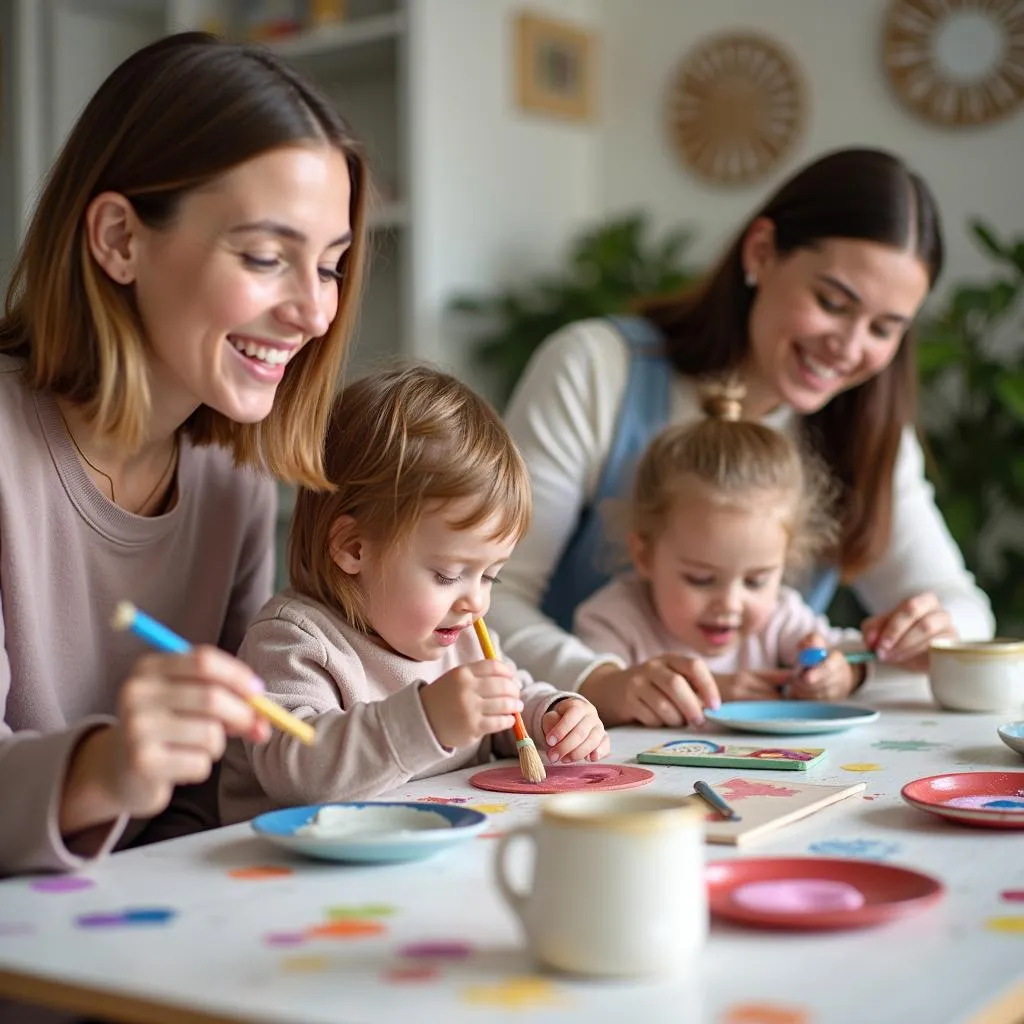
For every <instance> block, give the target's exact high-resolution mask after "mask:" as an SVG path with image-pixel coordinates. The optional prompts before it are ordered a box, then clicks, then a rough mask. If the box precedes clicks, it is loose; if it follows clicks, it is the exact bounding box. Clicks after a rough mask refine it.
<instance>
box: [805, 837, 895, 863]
mask: <svg viewBox="0 0 1024 1024" xmlns="http://www.w3.org/2000/svg"><path fill="white" fill-rule="evenodd" d="M899 849H900V847H899V844H898V843H883V842H881V841H880V840H878V839H826V840H823V841H822V842H818V843H811V845H810V846H809V847H808V850H809V851H810V852H811V853H814V854H817V855H818V856H819V857H861V858H863V859H865V860H885V858H886V857H892V856H893V855H894V854H896V853H898V852H899Z"/></svg>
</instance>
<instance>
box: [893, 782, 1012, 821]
mask: <svg viewBox="0 0 1024 1024" xmlns="http://www.w3.org/2000/svg"><path fill="white" fill-rule="evenodd" d="M901 794H902V796H903V799H904V800H906V802H907V803H908V804H910V806H911V807H916V808H918V809H919V810H922V811H928V812H929V813H930V814H937V815H939V817H942V818H949V819H950V821H957V822H960V823H961V824H962V825H980V826H981V827H982V828H1024V772H953V773H951V774H949V775H930V776H928V778H925V779H915V780H914V781H913V782H908V783H907V784H906V785H905V786H904V787H903V789H902V790H901Z"/></svg>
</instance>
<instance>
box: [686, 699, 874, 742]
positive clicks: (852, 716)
mask: <svg viewBox="0 0 1024 1024" xmlns="http://www.w3.org/2000/svg"><path fill="white" fill-rule="evenodd" d="M704 717H705V718H706V719H707V720H708V721H709V722H711V723H712V724H714V725H724V726H725V727H726V728H728V729H735V730H736V731H737V732H763V733H772V734H774V735H776V736H797V735H801V734H803V733H812V732H842V731H843V730H844V729H852V728H853V727H854V726H857V725H864V724H865V723H867V722H873V721H875V720H876V719H877V718H878V712H877V711H873V710H872V709H871V708H862V707H858V706H857V705H856V704H822V703H820V702H818V701H816V700H735V701H730V702H728V703H726V704H723V705H722V706H721V707H720V708H719V709H718V710H717V711H710V710H705V712H704Z"/></svg>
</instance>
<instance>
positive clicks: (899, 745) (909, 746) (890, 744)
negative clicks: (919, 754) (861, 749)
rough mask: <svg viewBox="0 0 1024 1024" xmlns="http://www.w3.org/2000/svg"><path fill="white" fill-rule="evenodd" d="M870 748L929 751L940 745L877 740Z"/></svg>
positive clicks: (922, 742) (918, 741)
mask: <svg viewBox="0 0 1024 1024" xmlns="http://www.w3.org/2000/svg"><path fill="white" fill-rule="evenodd" d="M871 746H873V747H875V748H877V749H878V750H931V748H932V747H941V746H942V744H941V743H929V742H928V740H879V741H878V742H877V743H872V744H871Z"/></svg>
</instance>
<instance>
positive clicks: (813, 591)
mask: <svg viewBox="0 0 1024 1024" xmlns="http://www.w3.org/2000/svg"><path fill="white" fill-rule="evenodd" d="M838 588H839V570H838V569H837V568H836V567H835V566H834V565H818V566H815V568H814V571H813V572H812V573H811V575H810V578H809V579H808V581H807V582H806V583H805V584H804V586H803V588H802V591H803V596H804V600H805V601H806V602H807V604H808V606H809V607H810V608H811V609H812V610H813V611H814V612H816V613H817V614H818V615H824V614H825V612H827V611H828V606H829V605H830V604H831V603H832V598H833V597H835V596H836V590H837V589H838Z"/></svg>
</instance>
